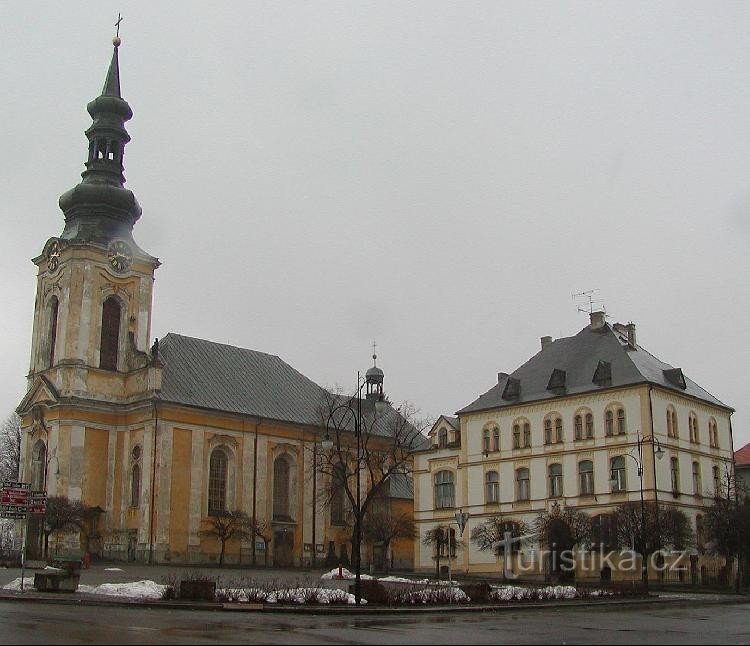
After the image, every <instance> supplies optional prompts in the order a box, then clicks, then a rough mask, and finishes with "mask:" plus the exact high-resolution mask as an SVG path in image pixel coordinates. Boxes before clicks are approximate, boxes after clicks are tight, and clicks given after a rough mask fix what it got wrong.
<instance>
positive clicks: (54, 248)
mask: <svg viewBox="0 0 750 646" xmlns="http://www.w3.org/2000/svg"><path fill="white" fill-rule="evenodd" d="M59 265H60V243H59V242H58V241H57V240H55V241H54V242H53V243H52V244H51V245H50V246H49V249H48V250H47V269H49V270H50V271H55V270H56V269H57V268H58V266H59Z"/></svg>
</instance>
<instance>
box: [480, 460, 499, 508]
mask: <svg viewBox="0 0 750 646" xmlns="http://www.w3.org/2000/svg"><path fill="white" fill-rule="evenodd" d="M484 485H485V488H484V501H485V504H487V505H496V504H499V503H500V474H499V473H498V472H497V471H495V470H494V469H491V470H490V471H487V472H486V473H485V474H484Z"/></svg>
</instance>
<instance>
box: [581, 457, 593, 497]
mask: <svg viewBox="0 0 750 646" xmlns="http://www.w3.org/2000/svg"><path fill="white" fill-rule="evenodd" d="M578 479H579V482H578V485H579V491H580V495H581V496H593V495H594V463H593V462H591V461H590V460H584V461H583V462H579V463H578Z"/></svg>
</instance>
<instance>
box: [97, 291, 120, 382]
mask: <svg viewBox="0 0 750 646" xmlns="http://www.w3.org/2000/svg"><path fill="white" fill-rule="evenodd" d="M121 314H122V312H121V308H120V303H119V302H118V301H117V299H116V298H115V297H114V296H110V297H109V298H108V299H107V300H106V301H104V304H103V305H102V339H101V343H100V345H99V367H100V368H104V369H105V370H117V354H118V351H119V347H120V317H121Z"/></svg>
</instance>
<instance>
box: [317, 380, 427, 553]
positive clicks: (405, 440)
mask: <svg viewBox="0 0 750 646" xmlns="http://www.w3.org/2000/svg"><path fill="white" fill-rule="evenodd" d="M318 414H319V419H320V424H321V428H322V429H323V431H324V432H325V433H327V434H328V436H329V438H330V440H331V441H332V443H333V447H332V449H331V450H329V451H318V452H317V458H318V464H317V465H316V470H317V472H318V473H319V474H321V475H322V476H323V479H324V481H325V485H324V486H323V487H321V491H320V496H321V498H322V500H323V502H324V504H327V505H329V506H330V504H331V502H332V501H334V500H335V499H336V497H337V496H339V495H343V496H344V498H345V499H346V501H347V502H348V505H347V506H348V509H349V513H350V514H351V517H352V519H353V523H352V524H351V532H352V533H351V543H352V547H353V548H354V547H355V546H357V545H359V544H360V543H361V541H360V538H361V534H359V535H358V533H357V529H358V528H359V529H360V531H361V529H362V527H363V525H364V520H365V517H366V516H367V513H368V511H369V510H370V507H371V505H372V503H373V501H375V500H376V499H378V498H379V497H382V496H386V494H387V491H388V489H387V487H388V480H389V478H390V477H391V476H392V475H395V474H399V477H402V476H403V475H404V474H408V473H410V472H411V469H412V453H413V451H414V450H416V449H418V448H422V447H424V445H425V444H426V442H427V440H426V438H425V436H424V435H423V430H424V429H426V428H428V424H427V422H426V421H419V420H417V411H416V409H415V408H414V407H413V406H411V405H410V404H406V403H405V404H402V405H401V406H399V407H398V408H393V406H391V404H390V403H389V402H388V401H378V402H375V401H373V400H371V399H359V398H358V397H357V395H355V396H354V397H343V396H341V395H340V394H338V393H332V392H327V393H326V395H325V396H324V398H323V401H321V402H320V405H319V407H318ZM358 478H360V488H359V495H358V491H357V482H358ZM386 497H387V496H386ZM357 502H359V505H358V504H357ZM352 552H353V553H354V554H355V555H356V553H357V551H356V550H355V549H352ZM354 566H355V567H358V563H357V562H356V556H355V561H354Z"/></svg>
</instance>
